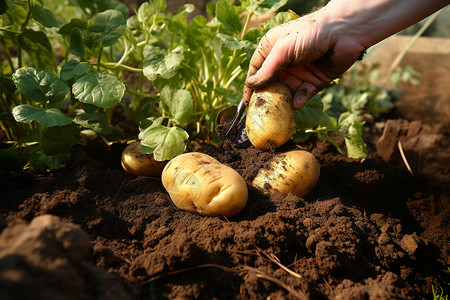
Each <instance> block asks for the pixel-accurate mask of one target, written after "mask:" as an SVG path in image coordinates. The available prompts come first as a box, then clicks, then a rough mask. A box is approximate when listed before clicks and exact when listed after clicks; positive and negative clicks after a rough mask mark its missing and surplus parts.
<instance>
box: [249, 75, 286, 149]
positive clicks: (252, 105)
mask: <svg viewBox="0 0 450 300" xmlns="http://www.w3.org/2000/svg"><path fill="white" fill-rule="evenodd" d="M245 127H246V131H247V136H248V138H249V140H250V142H251V143H252V144H253V145H254V146H255V147H257V148H259V149H262V150H269V149H274V148H277V147H280V146H282V145H284V144H285V143H286V142H287V141H288V140H289V139H290V138H291V137H292V134H293V132H294V109H293V107H292V93H291V91H290V90H289V88H288V87H287V86H286V85H284V84H283V83H280V82H274V83H272V84H270V85H268V86H266V87H265V88H263V89H257V90H255V91H254V92H253V94H252V97H251V98H250V102H249V104H248V108H247V118H246V120H245Z"/></svg>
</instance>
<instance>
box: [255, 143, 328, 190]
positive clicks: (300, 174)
mask: <svg viewBox="0 0 450 300" xmlns="http://www.w3.org/2000/svg"><path fill="white" fill-rule="evenodd" d="M319 175H320V165H319V162H318V161H317V159H316V158H315V157H314V155H313V154H311V153H309V152H307V151H304V150H292V151H288V152H285V153H281V154H277V155H276V156H274V157H273V158H272V159H271V160H270V161H269V163H268V167H266V168H264V169H261V170H259V172H258V174H257V175H256V177H255V178H254V179H253V182H252V184H253V186H255V187H258V188H260V189H263V190H265V191H268V192H273V193H277V194H283V195H287V194H288V193H292V194H294V195H297V196H299V197H304V196H306V195H307V194H308V193H309V192H311V191H312V189H313V188H314V186H315V185H316V183H317V180H318V179H319Z"/></svg>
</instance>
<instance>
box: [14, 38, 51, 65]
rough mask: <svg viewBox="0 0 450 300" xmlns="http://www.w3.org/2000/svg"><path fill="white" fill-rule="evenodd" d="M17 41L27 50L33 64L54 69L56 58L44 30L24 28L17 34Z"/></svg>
mask: <svg viewBox="0 0 450 300" xmlns="http://www.w3.org/2000/svg"><path fill="white" fill-rule="evenodd" d="M17 42H18V43H19V45H20V46H21V47H22V48H23V49H24V50H25V51H27V53H28V54H29V55H30V57H31V60H32V62H33V64H34V65H35V66H37V67H39V68H45V69H48V70H51V71H56V59H55V56H54V54H53V50H52V45H51V44H50V41H49V39H48V37H47V35H46V34H45V33H44V32H42V31H35V30H33V29H25V30H24V31H23V32H22V33H21V34H20V35H18V36H17Z"/></svg>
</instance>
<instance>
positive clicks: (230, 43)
mask: <svg viewBox="0 0 450 300" xmlns="http://www.w3.org/2000/svg"><path fill="white" fill-rule="evenodd" d="M217 37H218V38H219V39H220V40H221V41H222V42H223V45H224V46H225V47H226V48H228V49H230V50H239V49H241V48H243V47H244V43H242V42H239V41H238V40H236V39H235V38H233V37H232V36H231V35H228V34H223V33H218V34H217Z"/></svg>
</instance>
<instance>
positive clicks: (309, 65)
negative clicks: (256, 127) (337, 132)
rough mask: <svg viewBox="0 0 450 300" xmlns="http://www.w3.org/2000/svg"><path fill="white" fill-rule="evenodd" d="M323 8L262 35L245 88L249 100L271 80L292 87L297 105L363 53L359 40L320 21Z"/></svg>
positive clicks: (302, 103)
mask: <svg viewBox="0 0 450 300" xmlns="http://www.w3.org/2000/svg"><path fill="white" fill-rule="evenodd" d="M321 13H322V11H318V12H316V13H312V14H309V15H307V16H304V17H302V18H298V19H295V20H292V21H290V22H287V23H285V24H282V25H280V26H277V27H274V28H272V29H271V30H269V31H268V32H267V33H266V34H265V35H264V37H263V38H262V39H261V42H260V43H259V45H258V47H257V49H256V51H255V52H254V54H253V57H252V59H251V62H250V66H249V72H248V75H247V80H246V82H245V88H244V101H246V102H247V103H248V101H249V99H250V97H251V94H252V92H253V89H255V88H258V87H262V86H264V85H266V84H268V83H269V82H271V81H272V80H275V79H278V80H280V81H283V82H284V83H285V84H286V85H287V86H288V87H289V88H290V89H291V91H292V94H293V106H294V109H299V108H301V107H302V106H303V105H304V104H305V103H306V101H307V100H308V99H310V98H311V97H312V96H314V95H315V94H317V92H319V91H320V90H321V89H323V88H325V87H327V86H329V84H330V82H331V81H332V80H333V79H335V78H337V77H339V76H340V75H341V74H342V73H344V72H345V71H346V70H347V69H348V68H349V67H350V66H352V65H353V63H354V62H355V61H356V60H358V59H359V58H360V57H361V56H362V55H363V53H364V51H365V48H364V47H363V46H362V45H360V44H359V43H358V42H357V41H356V40H354V39H352V38H350V37H345V38H342V39H339V40H338V39H335V38H334V37H333V34H332V33H333V32H332V30H333V28H332V26H329V25H326V24H323V22H322V21H320V14H321Z"/></svg>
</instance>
